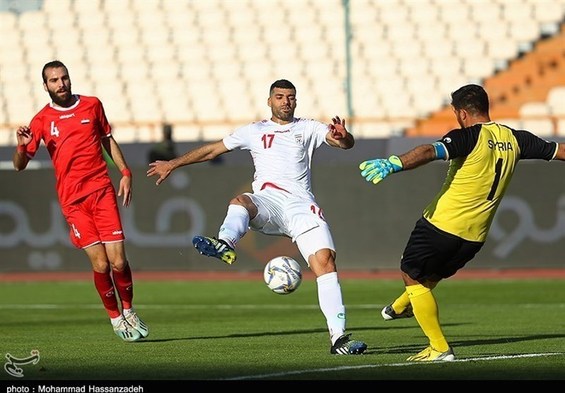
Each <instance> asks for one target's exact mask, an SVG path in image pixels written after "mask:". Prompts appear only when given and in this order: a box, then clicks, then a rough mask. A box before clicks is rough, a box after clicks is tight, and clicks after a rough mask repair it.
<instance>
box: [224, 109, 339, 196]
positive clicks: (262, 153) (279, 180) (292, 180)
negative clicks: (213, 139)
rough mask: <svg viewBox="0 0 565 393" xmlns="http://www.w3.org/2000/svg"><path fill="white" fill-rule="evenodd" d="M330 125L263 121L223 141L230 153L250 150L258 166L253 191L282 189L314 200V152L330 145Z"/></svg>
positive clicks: (295, 119)
mask: <svg viewBox="0 0 565 393" xmlns="http://www.w3.org/2000/svg"><path fill="white" fill-rule="evenodd" d="M327 133H328V125H327V124H324V123H322V122H319V121H317V120H312V119H302V118H294V121H293V122H292V123H288V124H284V125H281V124H277V123H275V122H273V121H272V120H262V121H260V122H255V123H251V124H248V125H246V126H243V127H240V128H238V129H236V130H235V131H234V132H233V133H232V134H230V135H228V136H226V137H225V138H224V139H223V142H224V145H225V146H226V148H227V149H229V150H234V149H240V150H249V152H250V153H251V157H252V158H253V164H254V165H255V174H254V176H253V184H252V188H253V192H258V191H259V190H262V189H264V188H265V187H274V188H279V189H282V190H284V191H287V192H289V193H291V194H293V195H296V196H300V197H303V198H308V199H310V200H314V195H313V193H312V187H311V163H312V156H313V154H314V150H316V149H317V148H318V147H320V146H321V145H322V143H327V141H326V134H327Z"/></svg>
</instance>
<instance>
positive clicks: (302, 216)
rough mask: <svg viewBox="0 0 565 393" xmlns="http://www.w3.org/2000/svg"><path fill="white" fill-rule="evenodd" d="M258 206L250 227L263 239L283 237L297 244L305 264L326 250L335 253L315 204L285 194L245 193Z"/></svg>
mask: <svg viewBox="0 0 565 393" xmlns="http://www.w3.org/2000/svg"><path fill="white" fill-rule="evenodd" d="M245 195H247V196H249V198H251V200H252V201H253V203H254V204H255V206H257V210H258V213H257V216H255V218H253V220H251V221H250V222H249V227H250V228H251V229H252V230H254V231H258V232H261V233H263V234H265V235H284V236H288V237H290V238H291V239H292V241H293V242H295V243H296V245H297V246H298V249H299V250H300V253H301V254H302V256H303V257H304V259H305V260H306V262H308V256H310V255H312V254H315V253H316V251H318V250H321V249H324V248H329V249H330V250H333V251H335V246H334V242H333V238H332V235H331V231H330V227H329V225H328V223H327V222H326V220H325V219H324V216H323V212H322V210H321V209H320V207H319V206H318V204H317V203H316V202H315V201H312V200H309V199H302V198H297V197H295V196H293V195H292V194H289V193H287V192H285V191H281V190H277V189H273V188H265V189H263V190H261V191H259V192H256V193H253V194H252V193H245Z"/></svg>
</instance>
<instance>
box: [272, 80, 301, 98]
mask: <svg viewBox="0 0 565 393" xmlns="http://www.w3.org/2000/svg"><path fill="white" fill-rule="evenodd" d="M277 87H278V88H279V89H292V90H294V91H296V87H294V85H293V84H292V82H290V81H288V80H286V79H279V80H277V81H274V82H273V84H272V85H271V88H270V89H269V95H271V94H273V90H275V88H277Z"/></svg>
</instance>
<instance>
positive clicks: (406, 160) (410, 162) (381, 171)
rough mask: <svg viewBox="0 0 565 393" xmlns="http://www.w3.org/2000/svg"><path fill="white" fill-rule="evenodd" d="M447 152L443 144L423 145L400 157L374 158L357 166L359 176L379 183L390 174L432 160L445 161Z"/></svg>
mask: <svg viewBox="0 0 565 393" xmlns="http://www.w3.org/2000/svg"><path fill="white" fill-rule="evenodd" d="M446 154H447V151H446V150H445V147H444V146H443V144H441V143H439V142H436V143H434V144H424V145H420V146H417V147H415V148H414V149H412V150H410V151H408V152H406V153H404V154H402V155H400V156H395V155H392V156H390V157H389V158H375V159H373V160H367V161H363V162H362V163H361V164H359V169H360V170H361V176H363V177H364V178H365V180H367V181H368V182H372V183H373V184H377V183H380V182H381V181H382V180H383V179H384V178H385V177H387V176H388V175H390V174H393V173H396V172H400V171H402V170H407V169H414V168H417V167H419V166H421V165H424V164H427V163H428V162H431V161H433V160H437V159H445V158H446Z"/></svg>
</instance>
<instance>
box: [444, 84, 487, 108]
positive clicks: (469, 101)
mask: <svg viewBox="0 0 565 393" xmlns="http://www.w3.org/2000/svg"><path fill="white" fill-rule="evenodd" d="M451 105H453V107H454V108H455V109H464V110H466V111H467V112H469V113H471V114H473V115H478V114H488V112H489V100H488V94H487V92H486V91H485V89H483V87H482V86H479V85H474V84H470V85H465V86H463V87H460V88H459V89H457V90H455V91H454V92H453V93H451Z"/></svg>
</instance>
